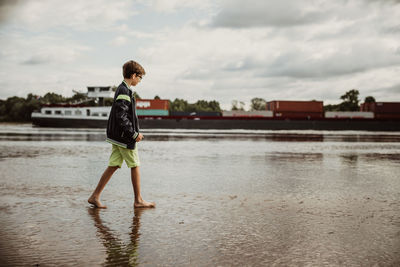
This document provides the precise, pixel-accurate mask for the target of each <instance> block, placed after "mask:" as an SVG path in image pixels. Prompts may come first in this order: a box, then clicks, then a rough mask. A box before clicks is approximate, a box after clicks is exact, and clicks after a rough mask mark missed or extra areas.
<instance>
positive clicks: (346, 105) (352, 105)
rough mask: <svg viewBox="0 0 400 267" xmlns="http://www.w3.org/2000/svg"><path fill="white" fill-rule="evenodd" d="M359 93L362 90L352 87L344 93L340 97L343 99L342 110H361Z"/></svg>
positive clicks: (340, 107) (340, 106)
mask: <svg viewBox="0 0 400 267" xmlns="http://www.w3.org/2000/svg"><path fill="white" fill-rule="evenodd" d="M359 94H360V92H358V90H356V89H352V90H350V91H348V92H346V93H345V94H344V95H342V96H341V97H340V99H342V100H343V102H342V103H340V104H339V109H340V111H358V110H360V106H359V105H358V103H359V102H360V100H359V99H358V95H359Z"/></svg>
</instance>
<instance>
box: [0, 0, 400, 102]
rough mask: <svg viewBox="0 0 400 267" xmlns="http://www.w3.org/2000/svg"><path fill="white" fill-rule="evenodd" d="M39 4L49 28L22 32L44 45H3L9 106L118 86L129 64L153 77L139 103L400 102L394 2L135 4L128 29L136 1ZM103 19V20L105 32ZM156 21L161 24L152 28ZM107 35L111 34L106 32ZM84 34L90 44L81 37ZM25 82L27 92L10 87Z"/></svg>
mask: <svg viewBox="0 0 400 267" xmlns="http://www.w3.org/2000/svg"><path fill="white" fill-rule="evenodd" d="M38 3H39V4H40V5H43V6H42V7H43V9H42V11H41V12H42V13H40V14H41V16H42V18H37V17H34V16H33V17H30V18H27V19H26V20H25V21H23V22H22V24H18V25H19V26H20V27H22V26H21V25H26V23H31V24H32V25H33V26H34V27H36V28H39V27H41V29H42V30H41V32H40V35H35V34H36V33H37V31H36V30H32V28H30V27H28V28H27V30H26V31H27V32H28V34H25V32H24V31H21V30H20V31H16V32H13V31H12V29H13V28H12V27H10V28H8V30H9V31H10V32H7V31H3V33H2V35H0V43H1V46H2V50H1V51H0V57H1V61H0V68H1V69H2V70H5V71H2V72H1V74H0V88H1V90H2V91H1V95H0V97H6V96H11V95H14V94H16V93H18V92H26V93H24V94H23V95H26V94H27V93H28V92H31V91H32V90H38V93H45V92H47V91H51V90H53V89H54V88H55V89H57V88H58V89H57V90H59V92H62V93H65V94H67V93H68V92H69V93H71V90H72V89H84V88H85V87H86V86H87V85H94V84H98V85H113V84H115V83H118V81H120V79H121V69H120V68H121V67H120V66H121V65H122V64H123V62H124V61H125V60H127V59H130V58H129V57H130V56H132V57H134V58H132V59H134V60H137V61H139V62H140V63H141V64H142V65H143V66H144V67H145V69H146V72H147V74H146V76H145V77H144V79H143V82H141V83H140V84H139V86H138V87H137V91H138V92H139V94H140V95H141V96H142V97H149V98H150V97H151V98H152V97H154V95H160V96H161V97H163V98H170V99H174V98H176V97H179V98H185V99H188V100H189V101H196V100H198V99H206V100H213V99H216V100H218V101H220V103H221V104H222V106H223V107H225V108H229V107H230V103H231V101H232V100H234V99H236V100H244V101H247V102H249V101H250V99H251V98H253V97H263V98H265V99H267V100H273V99H299V100H310V99H320V100H324V101H326V102H327V103H337V102H339V101H340V100H339V97H340V95H342V94H343V93H344V92H345V91H347V90H349V89H352V88H357V89H359V90H360V92H361V96H362V97H365V96H366V95H373V96H375V97H376V98H377V99H378V100H381V101H389V100H391V101H396V100H397V101H400V92H399V91H398V90H399V84H400V78H399V77H400V76H399V75H398V73H399V70H400V58H399V57H400V53H399V51H400V48H399V47H400V45H399V43H398V32H399V31H398V26H399V23H398V19H397V18H398V17H400V5H395V1H390V0H387V1H378V0H375V1H374V0H363V1H361V0H354V1H345V0H338V1H327V0H325V1H324V0H309V1H290V4H289V2H288V1H279V2H278V1H255V0H252V1H249V2H240V1H236V0H234V1H223V2H221V1H217V2H214V1H205V2H203V1H185V0H179V1H178V0H174V1H157V0H154V1H137V2H135V3H139V5H142V6H141V7H142V9H143V10H144V11H143V12H144V13H143V14H140V16H138V17H139V18H138V20H136V17H135V18H133V19H131V20H129V19H128V20H126V21H120V20H119V18H120V17H121V16H122V17H124V18H128V17H129V16H130V15H131V14H135V12H136V11H137V10H134V9H133V8H136V7H135V6H136V5H132V6H131V5H130V4H131V3H134V2H127V1H117V2H114V1H113V2H108V1H104V0H98V2H96V3H97V4H103V6H102V7H101V8H97V7H95V8H94V9H96V10H94V11H93V10H87V9H79V10H77V9H76V8H75V7H73V6H72V5H69V4H68V3H61V2H57V3H59V4H60V6H61V7H60V8H62V9H66V10H62V11H60V9H59V8H58V7H54V4H52V3H50V2H47V1H39V2H38ZM77 3H78V5H80V7H81V8H82V7H84V6H85V5H86V4H85V3H83V1H78V2H77ZM114 3H116V4H115V5H114ZM215 3H217V4H218V3H222V4H221V5H220V6H219V7H217V6H216V5H217V4H215ZM39 4H38V5H39ZM32 5H33V4H30V7H33V6H34V5H33V6H32ZM118 5H120V6H118ZM143 5H144V7H143ZM117 7H122V8H121V10H119V9H118V8H117ZM124 7H126V8H124ZM22 8H23V9H24V10H27V9H28V7H26V6H25V7H22ZM267 8H269V9H268V10H267ZM108 9H110V10H108ZM113 9H114V11H112V10H113ZM117 9H118V10H117ZM183 9H188V10H187V11H188V12H193V13H196V11H197V10H198V9H201V10H202V12H199V13H196V19H197V18H198V16H199V21H198V22H196V21H195V20H194V19H192V18H185V19H186V20H185V21H179V20H177V19H176V18H175V17H174V16H181V15H182V14H181V13H180V11H183V12H186V10H183ZM190 9H196V10H190ZM57 11H60V14H59V16H60V19H59V20H58V21H56V25H58V26H56V28H52V27H53V26H49V27H47V26H46V25H45V21H49V20H50V19H51V18H52V17H54V16H55V15H53V14H48V13H54V12H55V13H56V12H57ZM178 11H179V12H178ZM24 12H26V11H23V12H22V11H21V12H17V13H19V15H21V14H22V13H24ZM86 12H88V13H86ZM120 12H121V13H120ZM137 12H139V11H137ZM160 12H162V13H169V14H167V15H165V14H162V15H160ZM72 13H74V14H72ZM75 13H76V14H75ZM103 14H107V15H104V16H103ZM144 14H145V15H146V16H145V15H144ZM190 14H191V13H190ZM199 14H202V15H201V16H200V15H199ZM213 14H217V15H216V16H215V17H213V16H212V15H213ZM68 15H71V18H66V17H67V16H68ZM147 15H148V16H147ZM77 16H79V17H81V18H78V20H77V21H73V18H76V17H77ZM171 16H172V17H174V18H173V19H172V20H173V22H171ZM235 16H237V17H235ZM103 17H104V18H106V19H105V22H103V21H102V22H98V20H99V18H103ZM149 17H150V18H153V17H157V18H158V19H160V21H157V23H156V26H154V25H153V24H152V23H153V21H150V20H149V21H146V19H148V18H149ZM182 17H183V18H184V17H185V16H182ZM210 18H211V19H210ZM235 20H236V21H235ZM14 23H15V22H14ZM179 23H181V24H179ZM238 23H239V24H238ZM159 25H161V26H159ZM199 25H202V26H199ZM65 27H69V29H73V30H72V31H71V30H66V29H65ZM99 27H100V28H101V27H104V28H106V29H108V30H107V31H103V32H101V33H98V31H97V29H98V28H99ZM81 29H83V30H85V32H84V34H82V32H81V31H80V30H81ZM111 29H113V30H111ZM55 32H56V33H55ZM76 32H79V34H76ZM33 33H34V34H33ZM86 34H87V35H89V36H91V38H92V39H90V40H86V39H83V38H82V36H83V35H84V36H86ZM110 44H111V45H110ZM114 46H115V47H114ZM35 64H36V65H35ZM56 66H57V67H56ZM21 72H23V73H24V75H25V76H24V77H25V78H24V79H25V81H24V88H21V91H18V90H17V91H18V92H17V91H16V90H15V88H14V89H9V88H13V87H12V85H13V84H15V83H17V84H18V82H19V80H20V79H21V78H20V77H18V76H17V74H18V73H21ZM5 88H6V89H5ZM38 88H40V91H39V89H38ZM5 90H7V91H5Z"/></svg>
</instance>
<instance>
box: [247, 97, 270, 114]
mask: <svg viewBox="0 0 400 267" xmlns="http://www.w3.org/2000/svg"><path fill="white" fill-rule="evenodd" d="M266 106H267V101H265V99H262V98H258V97H255V98H253V99H252V100H251V110H252V111H253V110H265V109H266Z"/></svg>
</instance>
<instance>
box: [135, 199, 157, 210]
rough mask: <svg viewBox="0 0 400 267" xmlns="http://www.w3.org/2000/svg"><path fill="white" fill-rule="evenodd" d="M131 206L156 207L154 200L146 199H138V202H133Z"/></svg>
mask: <svg viewBox="0 0 400 267" xmlns="http://www.w3.org/2000/svg"><path fill="white" fill-rule="evenodd" d="M133 206H134V207H135V208H155V207H156V203H154V202H147V201H144V200H142V201H139V202H135V204H133Z"/></svg>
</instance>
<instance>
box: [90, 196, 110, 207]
mask: <svg viewBox="0 0 400 267" xmlns="http://www.w3.org/2000/svg"><path fill="white" fill-rule="evenodd" d="M88 202H89V203H90V204H92V205H94V206H95V207H96V208H100V209H106V208H107V206H104V205H103V204H101V202H100V200H98V199H97V198H95V197H94V196H91V197H90V198H89V199H88Z"/></svg>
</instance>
